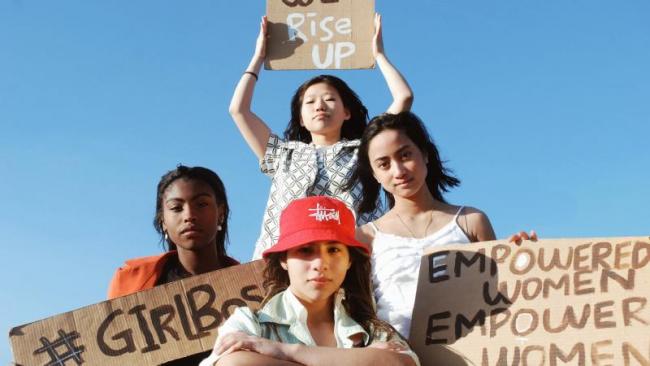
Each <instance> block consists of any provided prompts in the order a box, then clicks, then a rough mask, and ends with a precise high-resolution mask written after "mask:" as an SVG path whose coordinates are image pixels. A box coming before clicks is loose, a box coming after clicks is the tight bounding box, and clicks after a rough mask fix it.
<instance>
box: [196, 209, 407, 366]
mask: <svg viewBox="0 0 650 366" xmlns="http://www.w3.org/2000/svg"><path fill="white" fill-rule="evenodd" d="M354 236H355V218H354V215H353V213H352V212H351V211H350V210H349V209H348V208H347V206H346V205H345V203H343V202H342V201H339V200H337V199H334V198H331V197H324V196H312V197H307V198H302V199H298V200H295V201H293V202H291V203H290V204H289V205H288V206H287V208H285V209H284V211H282V215H281V216H280V238H279V240H278V242H277V243H275V244H274V245H273V246H272V247H270V248H269V249H267V250H266V251H264V253H263V256H264V259H265V260H266V268H265V270H264V287H265V289H266V297H265V299H264V301H263V302H262V304H261V308H260V309H259V310H257V311H252V310H251V309H249V308H247V307H241V308H238V309H236V310H235V312H234V313H233V315H231V316H230V318H228V320H226V322H225V323H224V324H223V325H222V326H221V327H219V332H218V334H219V336H218V338H217V340H216V342H215V346H214V349H213V351H212V354H211V355H210V357H208V358H207V359H205V360H203V362H201V366H212V365H226V364H233V363H234V364H237V365H241V364H246V365H248V364H250V365H258V364H264V365H269V364H271V365H295V364H302V365H312V364H327V365H333V364H336V365H338V366H343V365H370V364H374V365H419V361H418V358H417V356H416V355H415V353H413V351H411V349H410V348H409V346H408V344H407V343H406V342H405V341H404V339H403V338H402V337H401V336H400V335H399V333H397V332H396V331H395V330H394V329H393V328H392V327H391V326H390V325H388V324H387V323H385V322H383V321H381V320H379V319H378V318H377V316H376V314H375V311H374V309H373V305H372V297H371V296H372V294H371V292H370V277H369V273H370V259H369V254H370V251H369V249H368V246H367V245H365V244H363V243H361V242H359V241H357V240H356V239H355V237H354Z"/></svg>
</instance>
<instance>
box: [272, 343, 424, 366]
mask: <svg viewBox="0 0 650 366" xmlns="http://www.w3.org/2000/svg"><path fill="white" fill-rule="evenodd" d="M283 353H284V354H285V355H286V357H287V359H288V360H290V361H293V362H296V363H299V364H303V365H306V366H321V365H323V366H329V365H337V366H362V365H373V366H374V365H382V366H407V365H408V366H412V365H415V362H414V361H413V359H412V358H411V357H409V356H408V355H406V354H403V353H398V352H393V351H388V350H383V349H377V348H372V347H365V348H332V347H315V346H304V345H299V344H283Z"/></svg>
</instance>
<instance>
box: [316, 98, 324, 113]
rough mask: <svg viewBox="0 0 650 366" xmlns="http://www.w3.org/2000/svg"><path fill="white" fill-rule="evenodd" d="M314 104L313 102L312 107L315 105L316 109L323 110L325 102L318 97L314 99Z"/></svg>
mask: <svg viewBox="0 0 650 366" xmlns="http://www.w3.org/2000/svg"><path fill="white" fill-rule="evenodd" d="M314 104H315V105H314V107H316V110H317V111H324V110H325V102H323V100H322V99H320V98H318V99H316V101H315V102H314Z"/></svg>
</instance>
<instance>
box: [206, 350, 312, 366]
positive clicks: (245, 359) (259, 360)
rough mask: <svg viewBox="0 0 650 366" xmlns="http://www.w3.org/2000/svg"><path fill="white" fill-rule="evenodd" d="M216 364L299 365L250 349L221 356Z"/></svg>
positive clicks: (221, 365)
mask: <svg viewBox="0 0 650 366" xmlns="http://www.w3.org/2000/svg"><path fill="white" fill-rule="evenodd" d="M215 365H216V366H257V365H265V366H299V365H300V364H298V363H295V362H291V361H285V360H280V359H277V358H273V357H270V356H266V355H261V354H259V353H256V352H251V351H237V352H233V353H230V354H227V355H225V356H222V357H221V358H220V359H219V361H217V363H216V364H215Z"/></svg>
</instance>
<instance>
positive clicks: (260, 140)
mask: <svg viewBox="0 0 650 366" xmlns="http://www.w3.org/2000/svg"><path fill="white" fill-rule="evenodd" d="M266 43H267V21H266V17H263V18H262V22H261V24H260V32H259V36H258V38H257V43H256V47H255V53H254V55H253V58H252V60H251V61H250V64H249V65H248V68H247V69H246V71H245V72H244V73H243V74H242V76H241V79H240V81H239V83H238V84H237V87H236V88H235V92H234V95H233V97H232V100H231V102H230V114H231V116H232V118H233V120H234V121H235V123H236V125H237V127H238V128H239V131H240V132H241V134H242V136H243V137H244V140H246V142H247V143H248V145H249V146H250V148H251V150H253V152H254V153H255V155H256V156H257V157H258V158H259V159H260V166H261V169H262V172H264V173H265V174H267V175H268V176H269V177H271V179H272V182H271V191H270V194H269V199H268V203H267V206H266V210H265V213H264V219H263V222H262V230H261V234H260V236H259V239H258V240H257V243H256V246H255V252H254V255H253V258H254V259H257V258H260V257H261V253H262V252H263V251H264V250H265V249H268V248H269V247H270V246H271V245H272V243H274V242H275V241H276V240H277V236H278V228H279V225H278V221H279V217H280V212H281V211H282V209H284V207H286V206H287V204H289V202H291V201H292V200H293V199H296V198H301V197H305V196H314V195H327V196H333V197H337V198H339V199H341V200H343V201H344V202H345V203H346V204H347V205H348V207H350V208H354V209H356V208H357V206H358V201H359V199H360V198H361V187H360V186H355V187H353V188H352V189H351V190H349V191H344V190H342V189H341V188H342V185H343V183H344V180H345V178H346V177H347V176H348V174H349V172H350V170H351V169H352V168H353V167H354V165H355V164H356V160H357V157H356V154H357V149H358V146H359V140H358V139H359V138H360V137H361V134H362V133H363V130H364V128H365V126H366V123H367V120H368V111H367V109H366V107H365V106H364V105H363V104H362V103H361V100H360V99H359V97H358V96H357V95H356V93H355V92H354V91H353V90H352V89H350V87H348V85H347V84H346V83H345V82H344V81H343V80H341V79H339V78H337V77H334V76H331V75H321V76H317V77H315V78H313V79H310V80H308V81H306V82H305V83H303V84H302V85H301V86H300V87H299V88H298V90H297V91H296V93H295V95H294V96H293V98H292V100H291V120H290V121H289V124H288V126H287V128H286V130H285V131H284V138H280V137H278V136H277V135H275V134H274V133H273V132H271V130H270V129H269V127H268V126H267V124H266V123H265V122H264V121H263V120H262V119H261V118H260V117H258V116H257V115H256V114H255V113H253V112H252V111H251V102H252V99H253V91H254V89H255V84H256V83H257V81H258V78H259V72H260V69H261V66H262V64H263V62H264V58H265V54H266ZM373 54H374V57H375V61H376V63H377V65H378V66H379V69H380V70H381V72H382V74H383V75H384V78H385V79H386V83H387V84H388V88H389V90H390V92H391V94H392V96H393V102H392V104H391V105H390V106H389V107H388V112H391V113H398V112H401V111H405V110H409V109H410V107H411V103H412V102H413V93H412V91H411V89H410V87H409V86H408V84H407V82H406V80H404V78H403V77H402V75H401V74H400V73H399V72H398V71H397V69H396V68H395V67H394V66H393V65H392V64H391V63H390V62H389V61H388V58H387V57H386V55H385V53H384V47H383V41H382V34H381V17H380V16H379V15H376V16H375V35H374V39H373ZM380 215H381V207H379V206H377V207H376V209H374V210H372V211H370V212H366V213H364V214H363V215H360V216H359V217H358V220H357V222H358V223H359V224H362V223H365V222H369V221H372V220H374V219H376V218H378V217H379V216H380Z"/></svg>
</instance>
